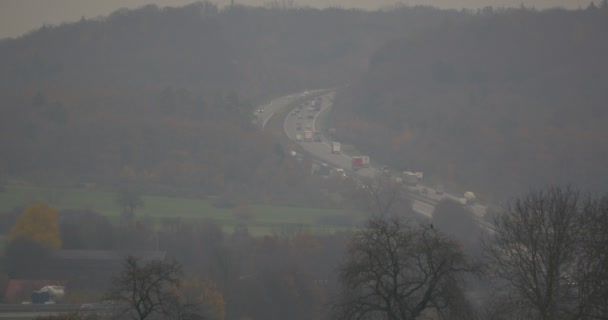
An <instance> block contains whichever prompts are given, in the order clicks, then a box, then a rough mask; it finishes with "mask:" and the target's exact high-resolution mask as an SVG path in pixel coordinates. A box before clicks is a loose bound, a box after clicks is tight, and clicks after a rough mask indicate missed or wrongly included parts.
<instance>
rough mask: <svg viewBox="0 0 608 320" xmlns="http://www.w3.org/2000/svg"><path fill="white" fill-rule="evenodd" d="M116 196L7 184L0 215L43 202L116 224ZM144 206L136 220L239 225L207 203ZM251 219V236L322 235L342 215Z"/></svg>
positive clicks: (281, 211) (284, 213) (273, 211)
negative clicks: (297, 229)
mask: <svg viewBox="0 0 608 320" xmlns="http://www.w3.org/2000/svg"><path fill="white" fill-rule="evenodd" d="M115 198H116V193H114V192H106V191H99V190H92V189H57V188H54V189H50V188H43V187H38V186H33V185H30V184H27V183H24V182H11V183H9V184H8V186H7V188H6V191H5V192H2V193H0V214H1V213H6V212H9V211H11V210H13V209H14V208H16V207H20V206H25V205H27V204H30V203H34V202H39V201H42V202H45V203H47V204H48V205H50V206H51V207H53V208H56V209H89V210H93V211H96V212H98V213H100V214H103V215H106V216H108V217H110V219H112V220H113V221H118V219H119V215H120V207H119V206H118V205H117V204H116V201H115ZM142 198H143V201H144V206H143V207H140V208H137V210H136V216H138V217H140V218H143V219H146V220H150V221H152V222H159V221H161V220H162V219H163V218H181V219H183V220H204V219H212V220H214V221H216V222H217V223H219V224H220V225H221V226H222V227H223V228H224V230H226V231H231V230H232V229H233V227H234V226H235V225H236V224H238V223H239V221H238V219H237V218H235V216H234V214H233V213H232V209H223V208H216V207H214V206H212V205H211V204H210V203H209V201H207V200H201V199H188V198H176V197H163V196H143V197H142ZM251 210H252V211H253V212H254V214H253V219H251V221H249V222H248V223H247V224H248V226H249V230H250V232H251V233H252V234H255V235H263V234H271V233H272V232H273V231H274V230H276V228H278V227H281V226H285V225H292V226H295V225H299V226H304V227H306V228H308V229H309V230H310V231H311V232H315V233H319V232H321V233H325V232H332V231H334V230H338V229H344V228H340V227H335V226H331V225H324V224H322V223H320V222H319V220H320V219H323V218H327V217H331V216H339V215H344V214H345V212H343V211H341V210H329V209H318V208H298V207H282V206H268V205H252V206H251Z"/></svg>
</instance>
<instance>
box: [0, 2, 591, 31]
mask: <svg viewBox="0 0 608 320" xmlns="http://www.w3.org/2000/svg"><path fill="white" fill-rule="evenodd" d="M234 1H235V3H242V4H247V5H263V4H264V3H268V2H271V1H272V0H234ZM278 1H282V0H278ZM288 1H293V2H294V3H296V4H298V5H301V6H304V5H308V6H316V7H327V6H336V7H344V8H348V7H360V8H365V9H376V8H380V7H385V6H388V5H391V4H394V3H398V2H401V3H406V4H411V5H414V4H424V5H432V6H436V7H441V8H455V9H460V8H463V7H466V8H479V7H484V6H489V5H491V6H495V7H500V6H504V7H513V6H516V7H517V6H519V5H520V4H522V3H524V4H525V5H526V6H530V7H536V8H538V9H542V8H548V7H563V8H568V9H576V8H579V7H586V6H587V5H588V4H589V3H590V2H591V0H402V1H395V0H288ZM600 1H601V0H596V3H599V2H600ZM192 2H195V0H0V38H6V37H18V36H20V35H23V34H24V33H26V32H28V31H31V30H33V29H37V28H39V27H40V26H42V25H44V24H49V25H56V24H60V23H62V22H71V21H76V20H78V19H80V18H81V17H85V18H93V17H97V16H103V15H107V14H109V13H111V12H113V11H115V10H117V9H120V8H137V7H140V6H143V5H146V4H149V3H154V4H157V5H158V6H161V7H164V6H182V5H184V4H188V3H192ZM211 2H213V3H216V4H219V5H225V4H227V3H229V2H230V0H212V1H211Z"/></svg>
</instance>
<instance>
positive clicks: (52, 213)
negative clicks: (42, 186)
mask: <svg viewBox="0 0 608 320" xmlns="http://www.w3.org/2000/svg"><path fill="white" fill-rule="evenodd" d="M19 238H25V239H28V240H31V241H32V242H34V243H36V244H39V245H41V246H44V247H47V248H50V249H59V248H60V247H61V235H60V232H59V224H58V223H57V211H56V210H55V209H53V208H51V207H49V206H47V205H46V204H44V203H36V204H31V205H29V206H27V207H26V208H25V210H24V211H23V212H22V213H21V215H19V217H18V218H17V222H16V223H15V225H14V226H13V228H12V229H11V232H10V234H9V236H8V239H9V241H14V240H16V239H19Z"/></svg>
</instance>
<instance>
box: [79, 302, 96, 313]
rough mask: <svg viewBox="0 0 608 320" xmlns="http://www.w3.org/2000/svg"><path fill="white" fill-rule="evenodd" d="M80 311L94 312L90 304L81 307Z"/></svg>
mask: <svg viewBox="0 0 608 320" xmlns="http://www.w3.org/2000/svg"><path fill="white" fill-rule="evenodd" d="M78 310H80V311H92V310H93V305H92V304H90V303H85V304H82V305H80V308H78Z"/></svg>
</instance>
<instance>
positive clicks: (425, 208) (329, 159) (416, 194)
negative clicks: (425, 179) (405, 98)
mask: <svg viewBox="0 0 608 320" xmlns="http://www.w3.org/2000/svg"><path fill="white" fill-rule="evenodd" d="M319 94H321V96H320V97H321V111H319V112H315V113H314V116H313V118H312V119H309V118H308V111H307V108H306V106H307V105H308V102H309V101H310V100H311V99H313V98H314V97H315V96H317V95H319ZM334 95H335V92H333V91H328V90H317V91H310V92H305V93H296V94H291V95H288V96H285V97H281V98H277V99H275V100H273V101H271V102H270V103H269V104H268V105H266V106H263V107H260V108H259V109H258V110H256V117H257V123H258V124H259V125H260V127H261V128H264V127H265V125H266V123H267V122H268V120H269V119H271V118H272V117H273V116H274V115H275V114H276V113H277V112H279V111H282V110H285V109H286V108H288V107H291V108H293V109H292V110H291V111H290V112H288V113H287V116H286V118H285V121H284V125H283V127H284V131H285V134H286V135H287V137H288V138H289V139H290V140H292V141H293V142H294V143H297V144H298V145H299V146H300V147H301V148H302V150H304V151H305V152H307V153H309V154H311V155H312V156H313V157H314V158H316V159H318V160H320V161H322V162H324V163H326V164H328V165H330V166H331V167H333V168H334V169H335V168H342V169H344V170H345V171H350V168H351V160H352V158H351V157H350V156H348V155H346V154H343V153H340V154H333V153H332V152H331V145H330V143H331V141H329V140H328V139H327V137H323V138H322V141H321V142H304V141H301V142H296V134H301V135H303V134H304V131H305V130H307V127H308V128H310V129H309V130H311V131H313V132H315V131H322V130H320V128H318V121H317V120H318V118H319V116H320V115H321V114H322V113H324V112H327V111H328V110H329V109H330V108H331V107H332V106H333V99H334ZM300 106H301V107H300ZM299 107H300V108H299ZM297 122H301V124H302V130H297V126H296V123H297ZM372 156H373V155H372ZM380 173H381V169H379V168H375V167H373V166H370V167H369V168H362V169H359V170H357V172H356V175H357V176H359V177H369V178H372V177H374V176H377V175H378V174H380ZM410 189H411V191H412V192H411V193H410V196H411V197H412V198H413V203H412V207H413V209H414V211H416V212H418V213H420V214H422V215H425V216H427V217H429V218H431V217H432V214H433V211H434V209H435V207H434V204H436V203H437V202H438V201H441V200H442V199H452V200H454V201H457V202H462V201H463V198H462V197H458V196H455V195H452V194H448V193H443V194H441V195H438V194H436V192H435V190H434V189H433V188H431V187H428V186H424V185H418V186H416V187H410ZM423 189H426V191H427V192H426V194H423V193H422V190H423ZM417 199H419V200H417ZM468 207H469V209H471V211H472V212H473V213H474V214H475V216H476V217H477V218H478V219H480V218H482V217H483V215H484V214H485V211H486V207H485V206H483V205H481V204H478V203H476V204H474V205H469V206H468Z"/></svg>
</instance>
